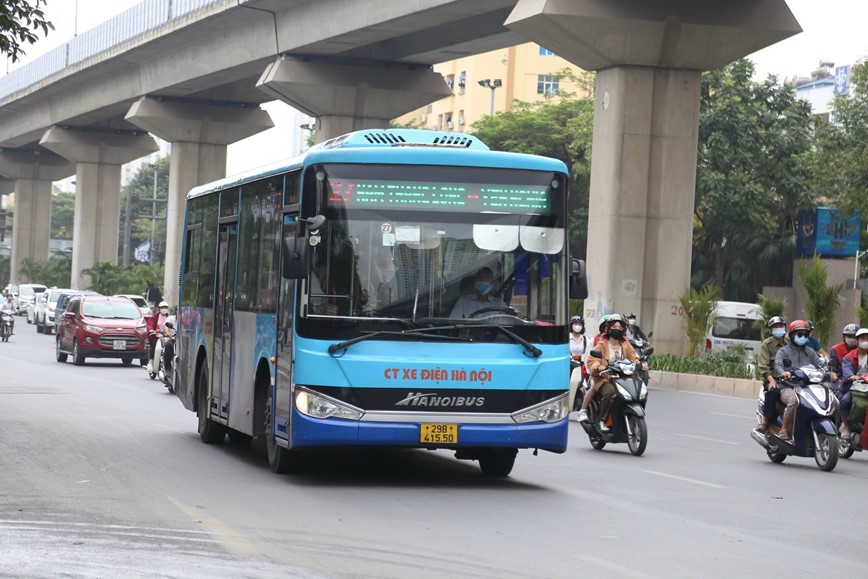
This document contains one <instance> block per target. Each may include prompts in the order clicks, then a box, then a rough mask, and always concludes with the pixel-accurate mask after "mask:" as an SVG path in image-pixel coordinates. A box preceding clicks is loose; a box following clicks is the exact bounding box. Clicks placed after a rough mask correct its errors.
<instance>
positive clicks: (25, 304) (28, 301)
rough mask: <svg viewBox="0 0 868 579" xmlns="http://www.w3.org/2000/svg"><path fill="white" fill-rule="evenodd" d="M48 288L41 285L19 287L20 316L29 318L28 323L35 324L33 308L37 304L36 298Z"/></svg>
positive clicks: (22, 285) (30, 284)
mask: <svg viewBox="0 0 868 579" xmlns="http://www.w3.org/2000/svg"><path fill="white" fill-rule="evenodd" d="M46 289H48V288H47V287H45V286H44V285H42V284H41V283H23V284H21V285H19V286H18V315H19V316H27V323H28V324H32V323H33V306H34V305H35V303H36V298H37V297H38V296H39V294H41V293H42V292H44V291H45V290H46Z"/></svg>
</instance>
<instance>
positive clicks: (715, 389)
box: [648, 370, 759, 399]
mask: <svg viewBox="0 0 868 579" xmlns="http://www.w3.org/2000/svg"><path fill="white" fill-rule="evenodd" d="M648 386H649V387H650V388H654V389H657V390H675V391H679V392H700V393H704V394H717V395H718V396H731V397H733V398H746V399H750V398H756V395H757V392H758V389H759V381H758V380H747V379H744V378H727V377H724V376H703V375H701V374H681V373H678V372H664V371H662V370H655V371H653V372H651V377H650V379H649V380H648Z"/></svg>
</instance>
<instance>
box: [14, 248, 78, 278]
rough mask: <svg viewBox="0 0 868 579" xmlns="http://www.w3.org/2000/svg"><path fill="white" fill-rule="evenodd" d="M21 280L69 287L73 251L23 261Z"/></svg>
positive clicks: (20, 272) (20, 273)
mask: <svg viewBox="0 0 868 579" xmlns="http://www.w3.org/2000/svg"><path fill="white" fill-rule="evenodd" d="M18 273H19V276H20V277H21V280H22V281H24V280H27V281H28V282H30V283H41V284H44V285H47V286H48V287H69V283H70V279H71V273H72V252H71V251H64V252H61V253H58V254H57V255H55V256H53V257H52V258H51V259H29V258H25V259H24V260H23V261H22V262H21V269H20V271H19V272H18Z"/></svg>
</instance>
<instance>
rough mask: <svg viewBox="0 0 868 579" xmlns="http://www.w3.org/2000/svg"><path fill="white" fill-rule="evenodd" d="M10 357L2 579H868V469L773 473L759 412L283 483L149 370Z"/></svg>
mask: <svg viewBox="0 0 868 579" xmlns="http://www.w3.org/2000/svg"><path fill="white" fill-rule="evenodd" d="M16 329H17V335H16V336H13V338H12V341H11V342H10V343H0V372H2V374H0V376H2V377H0V576H3V577H60V576H63V577H185V578H186V577H211V576H219V577H221V578H229V577H257V578H258V577H291V578H293V577H303V578H350V577H352V578H355V577H387V578H408V577H420V578H422V577H424V578H437V577H466V578H491V579H494V578H497V579H501V578H513V577H564V578H573V577H603V576H605V577H610V578H621V577H623V578H652V577H654V578H661V579H662V578H666V579H673V578H679V577H684V578H695V577H704V578H705V577H711V578H716V577H721V578H723V577H739V578H747V577H767V576H772V575H776V576H785V577H788V578H797V577H811V578H815V577H864V576H865V573H866V571H865V569H866V568H868V546H866V541H868V501H865V500H864V498H862V497H863V496H864V493H865V491H866V489H868V456H866V455H865V454H864V453H863V454H857V455H855V457H854V458H853V459H851V460H841V461H840V463H839V465H838V467H837V469H836V470H835V471H834V472H832V473H822V472H820V471H819V470H818V469H817V468H816V466H815V465H814V462H813V460H812V459H796V458H789V459H787V461H786V462H785V463H784V464H782V465H775V464H772V463H771V462H769V461H768V459H767V458H766V456H765V453H764V452H763V451H762V449H761V448H760V447H759V446H757V445H756V443H754V442H753V441H752V440H750V438H749V430H750V428H751V427H752V425H753V410H754V404H753V402H751V401H746V400H738V399H729V398H722V397H714V396H707V395H698V394H687V393H678V392H669V391H652V392H651V395H650V401H649V406H648V412H649V417H648V428H649V434H650V437H649V438H650V439H649V444H648V449H647V451H646V454H645V455H644V456H642V457H638V458H637V457H634V456H631V455H630V454H629V453H628V452H627V449H626V446H625V445H616V446H609V447H607V448H606V449H605V450H603V451H595V450H592V449H591V448H590V445H589V444H588V440H587V437H586V436H585V435H584V432H583V431H582V429H581V428H580V427H579V426H578V424H576V423H575V422H573V423H572V424H571V426H570V448H569V449H568V451H567V452H566V454H563V455H554V454H549V453H540V455H539V456H536V457H534V456H533V455H532V453H531V452H530V451H522V452H521V453H519V457H518V460H517V461H516V466H515V469H514V470H513V473H512V476H511V477H509V478H508V479H503V480H488V479H485V478H483V477H482V476H481V475H480V473H479V469H478V467H477V466H476V464H475V463H469V462H462V461H457V460H455V459H454V458H453V457H452V455H451V454H450V453H448V452H444V451H441V452H428V451H419V450H393V449H384V450H376V451H368V452H362V451H358V452H350V451H330V452H323V453H321V455H319V456H318V459H317V460H316V461H314V462H313V463H312V464H311V466H310V470H309V471H308V472H306V473H305V474H302V475H294V476H278V475H275V474H273V473H272V472H271V471H270V469H269V468H268V465H267V463H266V462H265V460H264V459H260V458H258V457H256V456H254V455H253V454H252V452H251V451H250V450H249V448H247V447H245V446H243V445H232V444H229V443H228V442H227V443H226V444H224V445H222V446H206V445H204V444H202V443H201V442H200V441H199V438H198V435H197V434H196V417H195V415H194V414H192V413H189V412H187V411H186V410H184V408H183V407H182V406H181V404H180V402H179V401H178V400H177V399H176V398H175V397H173V396H171V395H170V394H168V393H167V391H166V390H165V389H164V388H162V387H161V386H160V385H159V384H158V383H157V382H155V381H151V380H149V379H148V377H147V374H146V373H145V371H144V370H143V369H142V368H140V367H139V366H137V365H134V366H132V367H129V368H127V367H123V366H122V365H121V363H120V361H104V362H100V361H96V360H93V361H91V360H89V361H88V362H87V365H86V366H84V367H76V366H73V365H72V364H71V363H66V364H59V363H57V362H55V360H54V346H53V337H48V336H43V335H40V334H36V332H35V329H34V327H33V326H28V325H27V324H26V323H24V322H23V319H22V318H18V323H17V328H16Z"/></svg>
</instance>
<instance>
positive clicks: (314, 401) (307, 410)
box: [295, 389, 364, 420]
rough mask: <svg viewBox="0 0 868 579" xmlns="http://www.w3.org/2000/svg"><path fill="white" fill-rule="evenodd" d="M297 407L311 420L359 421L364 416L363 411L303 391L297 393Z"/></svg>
mask: <svg viewBox="0 0 868 579" xmlns="http://www.w3.org/2000/svg"><path fill="white" fill-rule="evenodd" d="M295 407H296V408H298V411H299V412H301V413H302V414H305V415H307V416H310V417H311V418H344V419H346V420H359V419H360V418H361V417H362V415H363V414H364V412H362V411H361V410H358V409H357V408H353V407H352V406H348V405H346V404H342V403H341V402H338V401H337V400H335V399H334V398H329V397H328V396H323V395H322V394H317V393H316V392H311V391H310V390H302V389H298V390H297V391H296V393H295Z"/></svg>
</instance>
